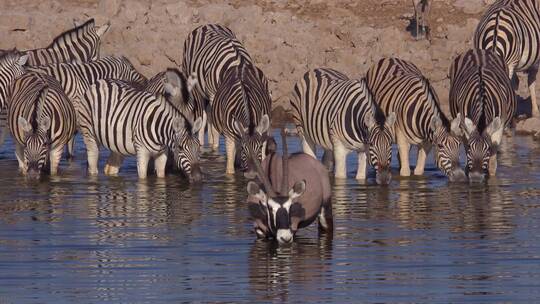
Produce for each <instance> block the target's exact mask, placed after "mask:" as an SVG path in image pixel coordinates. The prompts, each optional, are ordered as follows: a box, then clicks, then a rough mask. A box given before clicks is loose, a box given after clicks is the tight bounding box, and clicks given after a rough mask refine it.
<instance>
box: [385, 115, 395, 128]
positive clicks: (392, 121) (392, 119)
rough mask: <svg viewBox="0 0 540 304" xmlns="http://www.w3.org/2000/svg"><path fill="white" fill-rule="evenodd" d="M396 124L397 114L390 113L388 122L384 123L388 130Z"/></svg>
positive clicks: (387, 118)
mask: <svg viewBox="0 0 540 304" xmlns="http://www.w3.org/2000/svg"><path fill="white" fill-rule="evenodd" d="M395 123H396V113H395V112H392V113H390V115H388V116H387V117H386V121H385V122H384V124H385V125H386V127H387V128H392V127H393V126H394V124H395Z"/></svg>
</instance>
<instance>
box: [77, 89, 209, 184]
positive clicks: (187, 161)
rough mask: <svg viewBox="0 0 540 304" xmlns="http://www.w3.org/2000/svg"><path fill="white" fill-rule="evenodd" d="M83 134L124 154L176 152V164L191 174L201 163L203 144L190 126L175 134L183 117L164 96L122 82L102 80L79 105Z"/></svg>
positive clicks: (87, 93)
mask: <svg viewBox="0 0 540 304" xmlns="http://www.w3.org/2000/svg"><path fill="white" fill-rule="evenodd" d="M78 110H79V118H80V119H79V124H80V129H81V132H82V133H83V134H86V135H87V136H90V137H91V138H94V139H95V140H96V141H97V142H98V143H100V144H101V145H103V146H104V147H105V148H107V149H109V150H111V151H113V152H116V153H118V154H121V155H125V156H128V155H135V154H136V153H137V149H139V148H144V149H146V150H147V151H150V152H152V153H154V154H159V153H162V152H164V151H165V150H171V151H173V154H174V156H175V163H176V164H177V165H178V167H179V168H180V169H182V170H183V171H184V172H185V173H187V174H190V173H191V169H192V168H193V166H194V165H195V164H198V163H199V147H200V144H199V141H198V139H197V138H195V137H194V136H193V134H192V132H191V126H190V123H189V122H188V121H187V120H186V128H185V129H184V130H180V132H175V130H174V128H173V121H174V119H176V118H179V117H183V116H182V114H181V113H180V112H179V111H178V110H177V109H176V108H175V107H174V106H173V105H172V104H170V103H169V102H168V101H167V100H165V99H164V98H163V97H160V96H156V95H153V94H151V93H149V92H145V91H141V90H138V89H136V88H134V87H133V86H131V85H129V84H128V83H126V82H124V81H120V80H112V79H107V80H99V81H97V82H96V83H94V84H93V85H92V86H91V87H90V89H89V90H88V91H87V92H86V93H85V94H84V96H83V99H82V100H81V102H80V103H79V107H78Z"/></svg>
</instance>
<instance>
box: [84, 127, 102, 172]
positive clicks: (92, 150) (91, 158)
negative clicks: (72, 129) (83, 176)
mask: <svg viewBox="0 0 540 304" xmlns="http://www.w3.org/2000/svg"><path fill="white" fill-rule="evenodd" d="M83 141H84V145H85V146H86V155H87V159H88V174H89V175H97V174H98V160H99V148H98V145H97V142H96V140H95V139H94V138H92V137H90V136H88V135H84V134H83Z"/></svg>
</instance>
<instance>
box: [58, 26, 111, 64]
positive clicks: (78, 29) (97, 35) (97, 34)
mask: <svg viewBox="0 0 540 304" xmlns="http://www.w3.org/2000/svg"><path fill="white" fill-rule="evenodd" d="M73 25H74V26H75V28H73V29H71V30H68V31H66V32H64V33H62V34H61V35H60V36H58V37H57V38H56V39H58V38H61V37H62V36H67V35H70V36H72V37H74V36H78V38H79V39H80V40H82V41H84V43H83V42H79V43H81V44H82V45H84V46H85V47H88V49H89V50H90V51H92V54H91V56H90V58H88V59H89V61H95V60H98V59H99V50H100V49H101V37H103V35H105V33H106V32H107V31H108V30H109V28H110V27H111V23H110V21H109V22H107V23H105V24H104V25H102V26H96V24H95V21H94V18H92V19H90V20H88V21H86V22H84V23H82V22H80V21H79V20H76V19H73ZM77 34H78V35H77ZM56 39H55V41H56ZM72 39H73V38H72ZM92 42H93V43H95V46H92V45H91V44H90V45H86V44H88V43H92Z"/></svg>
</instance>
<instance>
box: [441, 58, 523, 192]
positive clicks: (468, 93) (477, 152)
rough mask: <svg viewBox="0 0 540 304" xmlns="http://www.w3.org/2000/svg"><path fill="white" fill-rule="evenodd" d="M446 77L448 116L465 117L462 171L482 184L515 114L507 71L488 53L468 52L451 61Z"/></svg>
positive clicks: (493, 166) (492, 168) (494, 165)
mask: <svg viewBox="0 0 540 304" xmlns="http://www.w3.org/2000/svg"><path fill="white" fill-rule="evenodd" d="M449 76H450V95H449V102H450V112H451V114H452V116H454V117H456V116H457V115H458V113H460V114H461V115H462V116H464V117H465V122H464V126H463V130H464V135H465V137H466V139H465V150H466V154H467V166H466V171H467V174H468V176H469V180H470V181H472V182H474V181H482V180H483V179H484V173H485V171H489V174H490V175H495V173H496V170H497V150H498V146H499V144H500V142H501V140H502V130H503V129H504V127H505V126H506V127H510V126H511V124H512V119H513V118H514V116H515V113H516V96H515V93H514V90H513V88H512V84H511V82H510V80H509V79H508V67H507V66H506V64H505V62H504V61H503V60H502V58H501V57H500V56H499V55H497V54H496V53H494V52H492V51H490V50H478V49H471V50H468V51H467V52H465V53H462V54H460V55H458V56H457V57H456V58H455V59H454V61H453V63H452V65H451V67H450V73H449Z"/></svg>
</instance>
